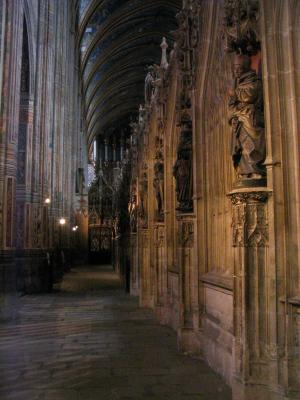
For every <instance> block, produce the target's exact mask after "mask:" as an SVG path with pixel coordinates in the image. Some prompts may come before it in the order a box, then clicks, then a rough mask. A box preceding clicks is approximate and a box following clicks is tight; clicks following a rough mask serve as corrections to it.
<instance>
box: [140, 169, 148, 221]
mask: <svg viewBox="0 0 300 400" xmlns="http://www.w3.org/2000/svg"><path fill="white" fill-rule="evenodd" d="M139 217H140V220H141V226H142V228H147V227H148V178H147V174H146V173H144V174H143V176H142V179H141V182H140V206H139Z"/></svg>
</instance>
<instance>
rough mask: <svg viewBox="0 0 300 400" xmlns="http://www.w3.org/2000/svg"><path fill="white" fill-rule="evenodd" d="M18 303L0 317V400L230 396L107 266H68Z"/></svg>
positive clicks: (217, 399)
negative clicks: (44, 289)
mask: <svg viewBox="0 0 300 400" xmlns="http://www.w3.org/2000/svg"><path fill="white" fill-rule="evenodd" d="M21 303H22V305H21V306H20V311H19V316H18V318H17V320H16V321H14V322H11V323H1V324H0V399H1V400H19V399H20V400H121V399H124V400H125V399H128V400H130V399H135V400H137V399H154V400H162V399H164V400H167V399H172V400H179V399H186V400H221V399H222V400H230V399H231V392H230V389H229V388H228V387H227V386H226V385H225V384H224V383H223V381H222V380H221V379H220V378H219V377H218V376H217V375H216V374H215V373H214V372H213V371H212V370H211V369H210V368H209V367H208V366H207V365H206V364H205V363H204V362H203V361H201V360H198V359H194V358H191V357H188V356H185V355H183V354H180V353H179V352H178V351H177V345H176V334H175V333H174V332H173V331H172V330H171V329H170V328H167V327H163V326H160V325H158V324H157V323H156V322H155V320H154V317H153V313H152V312H151V311H150V310H145V309H141V308H138V302H137V299H136V298H133V297H131V296H129V295H128V294H126V293H125V292H124V291H123V289H122V288H121V286H120V282H119V280H118V278H117V275H116V274H115V273H114V272H113V271H112V270H111V267H109V266H107V267H95V266H94V267H91V266H87V267H82V268H78V269H74V270H73V271H72V272H70V273H68V274H67V275H66V276H65V278H64V281H63V282H62V284H61V285H60V290H55V291H54V292H53V293H51V294H45V295H30V296H24V297H23V298H22V299H21Z"/></svg>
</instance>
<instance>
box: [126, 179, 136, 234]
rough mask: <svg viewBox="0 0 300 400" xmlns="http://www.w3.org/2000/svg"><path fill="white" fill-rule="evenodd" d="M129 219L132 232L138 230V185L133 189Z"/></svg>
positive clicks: (129, 206)
mask: <svg viewBox="0 0 300 400" xmlns="http://www.w3.org/2000/svg"><path fill="white" fill-rule="evenodd" d="M128 212H129V220H130V230H131V232H132V233H135V232H136V227H137V220H136V217H137V198H136V187H135V186H133V187H132V190H131V197H130V202H129V205H128Z"/></svg>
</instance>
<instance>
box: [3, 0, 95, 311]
mask: <svg viewBox="0 0 300 400" xmlns="http://www.w3.org/2000/svg"><path fill="white" fill-rule="evenodd" d="M75 15H76V14H75V2H65V1H48V0H46V1H42V2H40V1H37V0H20V1H8V0H4V1H2V2H1V16H0V18H1V35H0V37H1V39H0V40H1V42H0V44H1V51H0V57H1V63H0V65H1V70H0V75H1V78H0V84H1V90H0V96H1V110H0V112H1V119H0V121H1V122H0V123H1V137H0V260H1V261H0V266H1V267H0V270H1V276H0V282H1V283H0V284H1V293H6V296H3V294H2V298H3V302H6V299H7V298H9V297H11V296H9V295H8V293H14V292H15V291H16V290H17V291H18V292H37V291H45V290H49V288H50V287H51V280H55V279H58V277H59V276H61V275H62V273H63V270H64V268H65V267H66V266H67V264H68V263H69V253H70V248H71V245H72V240H73V239H72V237H71V227H72V225H73V224H74V223H75V222H76V221H75V215H76V212H77V211H78V210H77V211H76V207H75V200H76V198H75V170H76V168H77V167H78V166H81V165H77V164H78V163H79V162H80V160H82V155H81V154H82V153H83V152H84V148H83V149H82V146H80V140H81V135H82V134H81V132H80V117H79V115H80V97H79V95H80V93H79V83H78V82H79V81H78V75H77V68H76V66H77V64H78V60H77V58H78V56H77V53H76V42H75V40H76V37H75ZM78 160H79V161H78ZM46 199H49V200H50V202H49V203H47V202H46ZM61 217H64V218H65V219H66V221H67V223H66V225H65V226H61V227H60V226H59V223H58V219H59V218H61ZM86 230H87V229H86ZM62 251H63V253H64V254H63V255H62ZM4 297H5V298H4ZM7 311H8V314H9V313H10V311H11V310H10V309H9V308H8V309H7Z"/></svg>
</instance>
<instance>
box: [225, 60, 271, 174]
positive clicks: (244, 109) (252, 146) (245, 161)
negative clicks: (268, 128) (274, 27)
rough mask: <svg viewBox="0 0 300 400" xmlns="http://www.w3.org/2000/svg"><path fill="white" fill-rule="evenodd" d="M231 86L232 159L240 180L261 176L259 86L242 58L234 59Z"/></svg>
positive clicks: (262, 136)
mask: <svg viewBox="0 0 300 400" xmlns="http://www.w3.org/2000/svg"><path fill="white" fill-rule="evenodd" d="M234 77H235V80H234V84H233V87H232V89H231V90H230V91H229V94H230V100H229V110H230V118H229V123H230V125H231V128H232V159H233V165H234V168H235V169H236V171H237V174H238V178H239V180H241V179H262V178H264V177H265V175H266V173H265V167H264V166H263V162H264V160H265V147H266V146H265V133H264V114H263V93H262V84H261V80H260V79H259V77H258V75H257V74H256V72H255V71H253V70H252V69H251V60H250V58H249V57H248V56H246V55H236V56H235V59H234Z"/></svg>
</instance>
